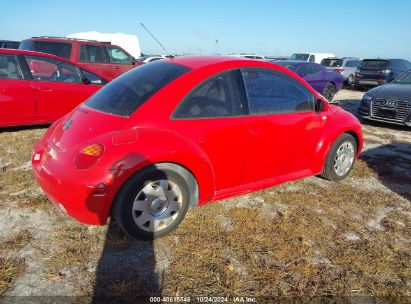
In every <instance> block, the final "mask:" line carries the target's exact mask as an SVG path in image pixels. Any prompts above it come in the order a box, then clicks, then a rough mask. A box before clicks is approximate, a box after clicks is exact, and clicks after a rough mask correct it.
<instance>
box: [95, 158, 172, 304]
mask: <svg viewBox="0 0 411 304" xmlns="http://www.w3.org/2000/svg"><path fill="white" fill-rule="evenodd" d="M138 162H147V160H146V159H145V157H144V156H142V155H139V154H136V153H131V154H129V155H128V156H127V157H125V158H123V159H122V160H120V161H118V162H116V163H115V164H113V166H112V168H120V167H124V166H125V167H129V166H131V164H134V163H138ZM148 167H151V164H149V163H148V162H147V167H146V168H148ZM139 172H140V171H139ZM120 174H121V173H120ZM137 174H139V173H137ZM152 174H154V175H155V179H159V180H167V179H168V177H167V173H166V172H164V171H162V170H160V169H158V168H157V167H155V169H154V171H152ZM147 178H149V177H147ZM131 180H132V179H131ZM139 187H141V185H140V184H132V186H131V187H130V188H126V189H130V190H128V191H135V192H136V193H137V192H139V190H138V189H139ZM120 191H122V190H120ZM124 191H125V190H124ZM118 195H119V194H118ZM136 195H137V196H138V195H139V194H131V195H130V197H133V198H135V197H136ZM119 197H121V196H119ZM123 197H124V196H123ZM125 197H127V196H125ZM119 202H120V203H122V204H124V203H126V202H125V201H119ZM88 207H89V208H91V209H92V208H95V207H96V206H95V205H94V206H93V204H91V203H90V204H89V205H88ZM147 208H149V206H148V205H147ZM130 212H132V211H131V208H130ZM133 212H137V213H136V214H135V215H134V216H137V217H138V216H139V215H138V212H139V211H133ZM120 214H121V212H120ZM126 222H127V221H126ZM146 224H147V223H146ZM146 224H144V225H146ZM129 225H130V224H129ZM156 265H157V263H156V255H155V250H154V241H153V240H152V239H149V240H147V241H141V240H137V239H134V238H132V237H130V236H128V235H127V234H126V233H125V232H124V231H123V230H122V229H121V227H120V226H119V225H118V224H117V223H116V222H115V220H114V218H113V217H111V219H110V221H109V224H108V230H107V233H106V237H105V243H104V247H103V251H102V254H101V257H100V259H99V262H98V264H97V267H96V280H95V285H94V290H93V299H92V303H125V302H126V303H127V302H130V303H140V302H148V299H149V298H150V297H159V296H161V294H162V290H161V287H160V286H161V282H162V278H161V277H160V276H159V275H158V274H157V272H156Z"/></svg>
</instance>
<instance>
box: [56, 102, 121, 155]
mask: <svg viewBox="0 0 411 304" xmlns="http://www.w3.org/2000/svg"><path fill="white" fill-rule="evenodd" d="M126 119H127V117H122V116H116V115H112V114H106V113H103V112H99V111H96V110H93V109H91V108H88V107H86V106H84V105H81V106H80V107H77V108H76V109H75V110H73V111H72V112H71V113H70V114H69V115H67V116H66V117H65V118H64V119H63V120H62V121H61V122H60V123H59V125H58V126H57V127H56V128H55V130H54V132H53V133H52V134H51V136H50V140H51V141H52V143H53V144H54V145H55V146H56V147H57V148H59V149H60V150H62V151H65V150H67V149H70V148H72V147H74V146H77V145H78V144H81V143H83V142H86V141H88V140H90V139H93V138H95V137H97V136H99V135H102V134H105V133H110V132H112V131H115V130H117V129H118V128H119V127H120V126H121V124H122V123H123V122H124V121H125V120H126Z"/></svg>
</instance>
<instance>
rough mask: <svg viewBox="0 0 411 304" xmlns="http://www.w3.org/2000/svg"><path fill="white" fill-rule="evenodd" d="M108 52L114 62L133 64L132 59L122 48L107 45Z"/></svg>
mask: <svg viewBox="0 0 411 304" xmlns="http://www.w3.org/2000/svg"><path fill="white" fill-rule="evenodd" d="M106 49H107V52H108V57H109V59H110V62H112V63H122V64H131V62H132V59H131V58H130V56H128V55H127V54H126V53H124V52H123V51H122V50H120V49H119V48H117V47H114V46H108V47H106Z"/></svg>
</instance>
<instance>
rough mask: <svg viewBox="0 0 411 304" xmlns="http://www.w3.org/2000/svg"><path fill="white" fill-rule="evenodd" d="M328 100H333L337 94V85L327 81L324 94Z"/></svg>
mask: <svg viewBox="0 0 411 304" xmlns="http://www.w3.org/2000/svg"><path fill="white" fill-rule="evenodd" d="M322 95H323V96H324V97H325V98H326V99H327V100H328V101H332V100H333V98H334V95H335V86H334V85H333V84H332V83H327V85H326V86H325V87H324V90H323V94H322Z"/></svg>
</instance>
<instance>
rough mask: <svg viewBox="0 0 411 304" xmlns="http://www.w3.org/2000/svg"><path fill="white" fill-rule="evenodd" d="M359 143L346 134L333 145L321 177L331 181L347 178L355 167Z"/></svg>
mask: <svg viewBox="0 0 411 304" xmlns="http://www.w3.org/2000/svg"><path fill="white" fill-rule="evenodd" d="M356 154H357V143H356V141H355V139H354V137H352V135H350V134H347V133H344V134H342V135H341V136H340V137H338V138H337V140H336V141H335V142H334V144H333V145H332V147H331V149H330V151H329V153H328V156H327V159H326V161H325V165H324V169H323V172H322V173H321V176H322V177H323V178H325V179H328V180H331V181H340V180H343V179H344V178H346V177H347V175H348V174H349V173H350V171H351V170H352V168H353V166H354V162H355V155H356Z"/></svg>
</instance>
